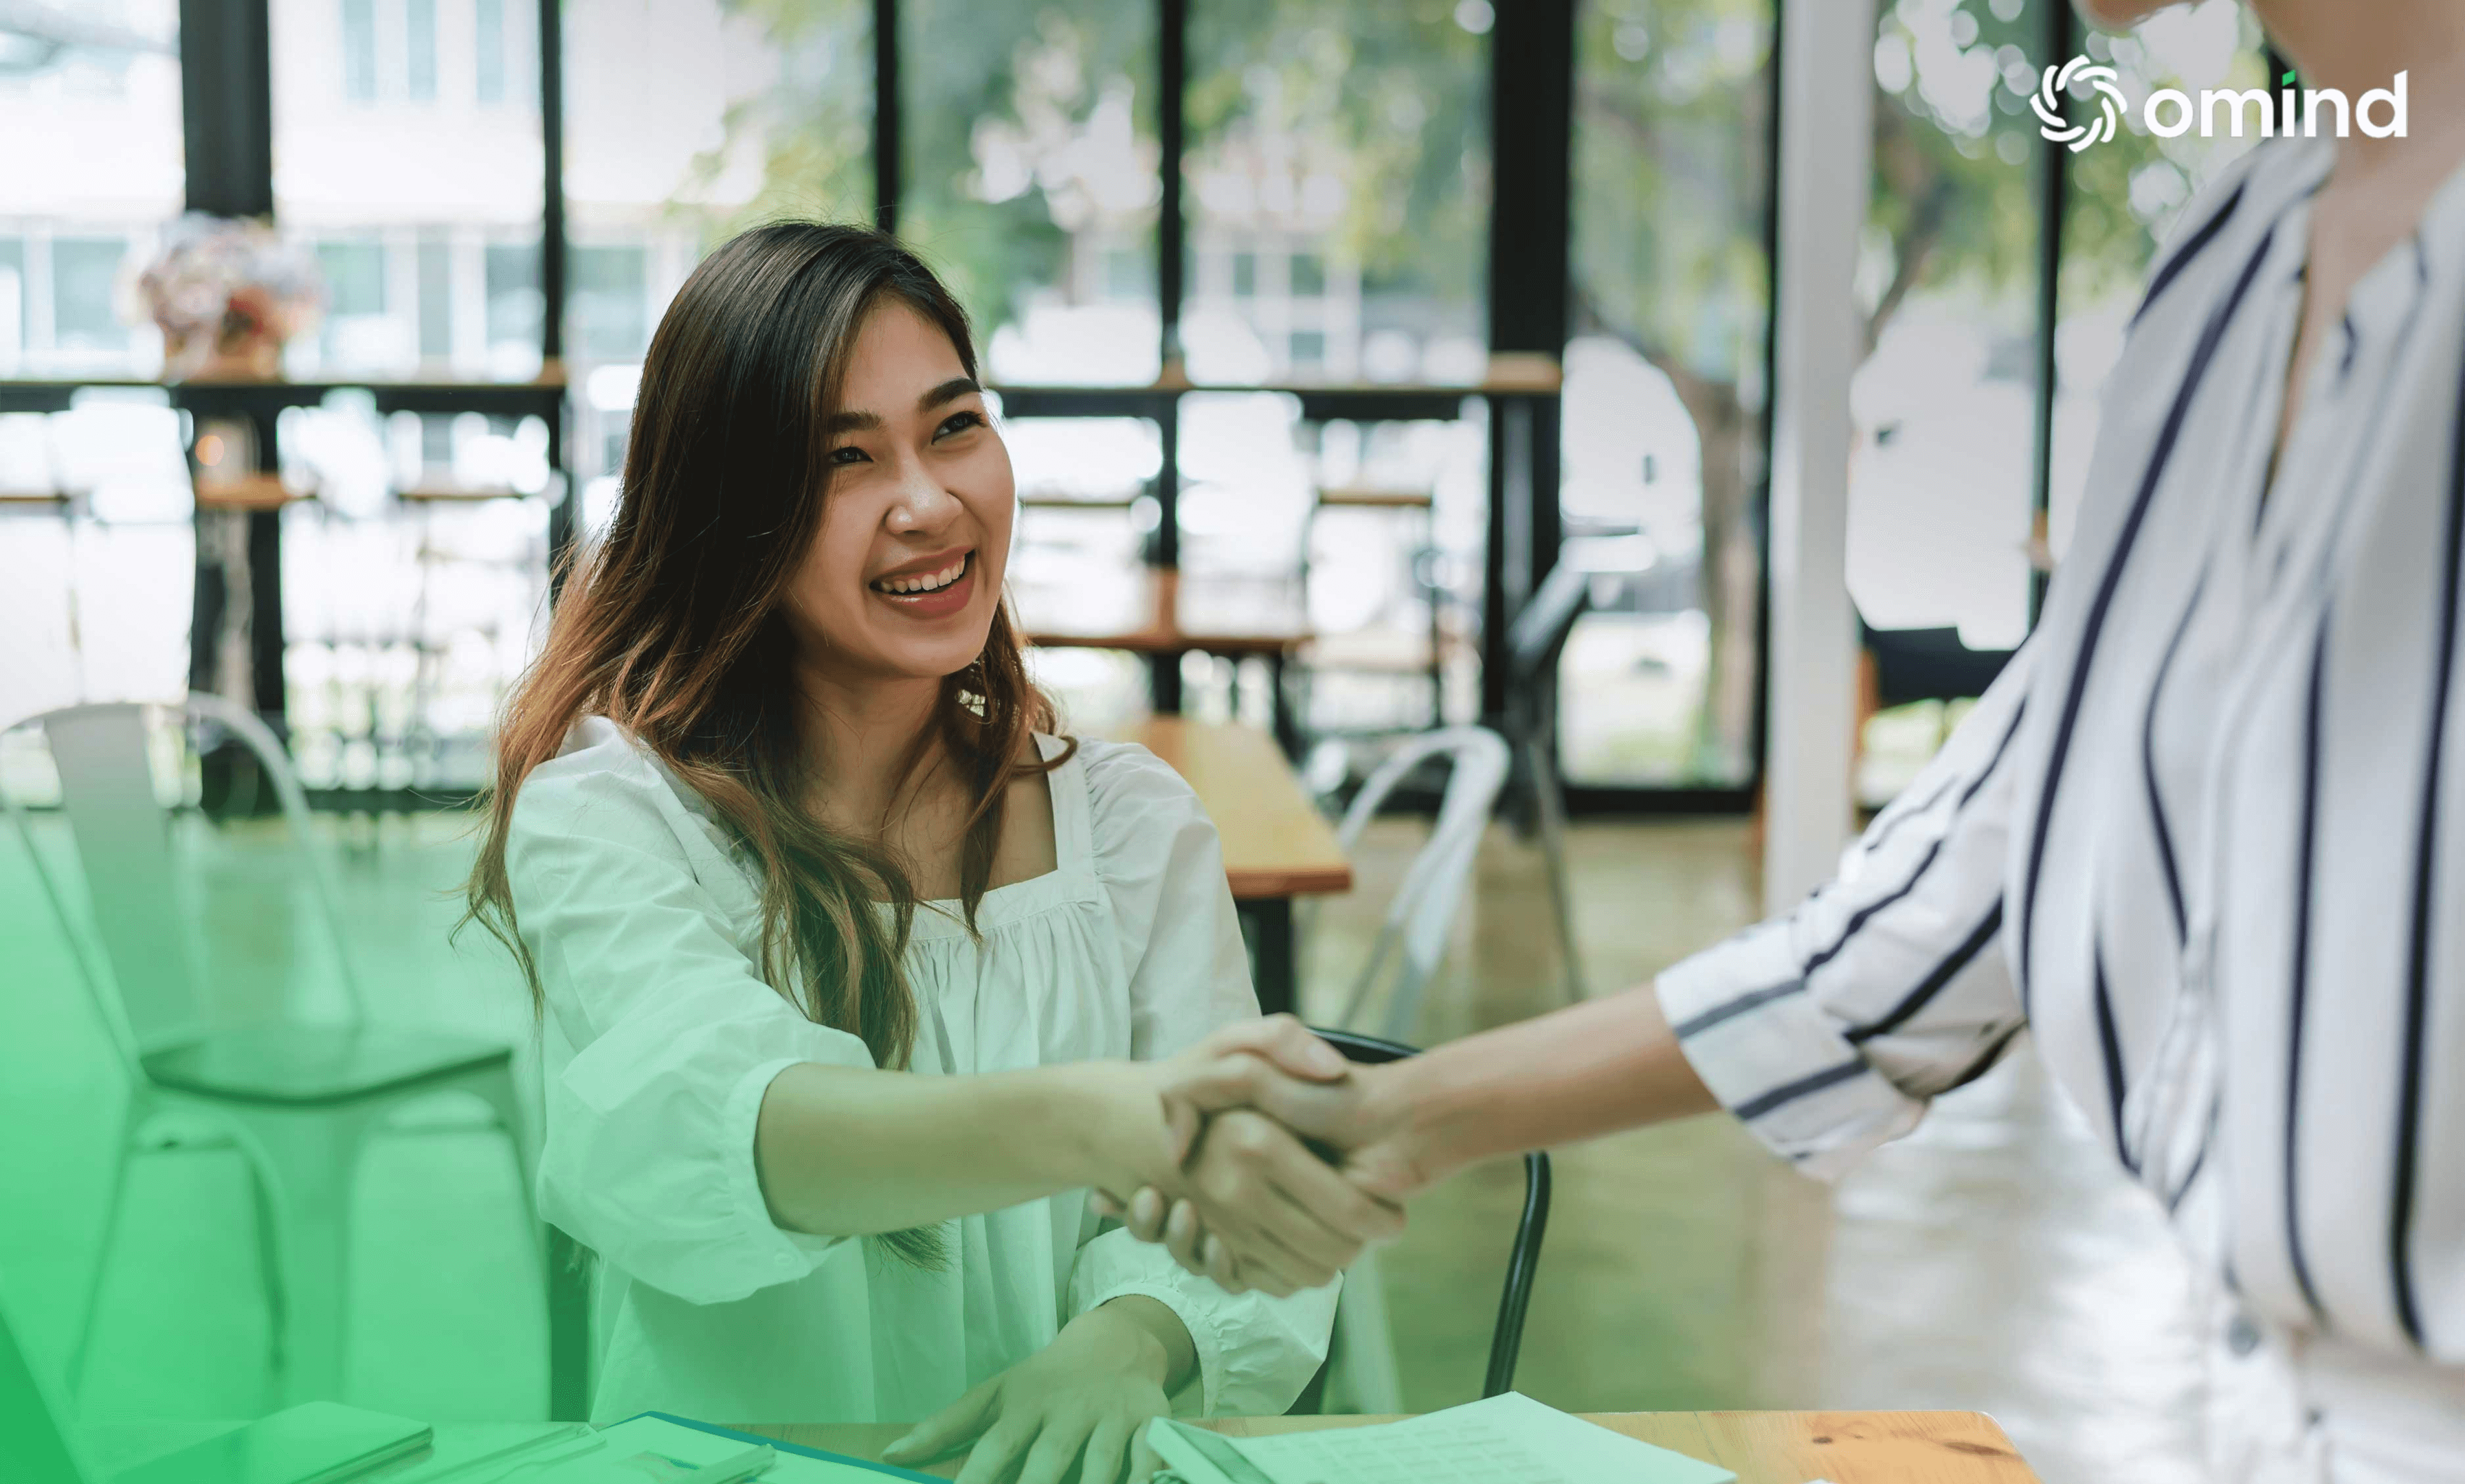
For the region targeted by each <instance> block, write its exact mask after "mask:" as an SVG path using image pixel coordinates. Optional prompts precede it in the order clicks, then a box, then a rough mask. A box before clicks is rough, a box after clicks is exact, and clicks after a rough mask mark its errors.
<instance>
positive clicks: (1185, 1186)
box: [1095, 1015, 1428, 1297]
mask: <svg viewBox="0 0 2465 1484" xmlns="http://www.w3.org/2000/svg"><path fill="white" fill-rule="evenodd" d="M1143 1065H1144V1069H1146V1070H1147V1072H1148V1074H1149V1075H1151V1076H1152V1077H1153V1079H1154V1084H1155V1094H1156V1096H1158V1097H1159V1098H1160V1099H1161V1100H1162V1103H1163V1113H1164V1120H1165V1139H1164V1142H1163V1143H1162V1145H1161V1146H1159V1147H1157V1148H1155V1149H1154V1150H1153V1152H1152V1156H1151V1157H1150V1158H1149V1159H1145V1160H1141V1161H1138V1162H1137V1166H1136V1167H1135V1168H1134V1169H1133V1170H1132V1171H1131V1172H1130V1173H1125V1174H1124V1175H1123V1176H1122V1177H1121V1178H1119V1179H1117V1180H1116V1181H1115V1182H1114V1184H1115V1185H1121V1186H1127V1187H1128V1188H1099V1190H1098V1191H1097V1192H1096V1196H1095V1204H1096V1207H1097V1209H1098V1210H1099V1212H1101V1213H1102V1214H1105V1215H1108V1216H1116V1217H1119V1218H1120V1219H1121V1223H1122V1225H1123V1226H1125V1227H1127V1228H1128V1229H1129V1230H1130V1231H1131V1233H1132V1234H1133V1235H1135V1236H1137V1237H1138V1238H1140V1239H1141V1240H1143V1241H1148V1242H1161V1243H1162V1244H1164V1246H1165V1248H1166V1251H1170V1252H1171V1253H1172V1255H1173V1258H1174V1260H1175V1261H1177V1262H1179V1263H1180V1264H1181V1266H1182V1267H1183V1268H1185V1269H1187V1270H1188V1271H1189V1272H1190V1273H1193V1274H1199V1275H1201V1276H1205V1277H1210V1278H1212V1279H1214V1280H1215V1281H1216V1282H1217V1283H1219V1284H1221V1285H1222V1286H1223V1287H1224V1288H1225V1289H1226V1290H1227V1291H1229V1292H1232V1293H1236V1294H1237V1293H1241V1292H1244V1291H1246V1290H1249V1289H1256V1290H1259V1291H1261V1292H1263V1293H1267V1294H1271V1295H1275V1296H1278V1297H1280V1296H1285V1295H1289V1294H1293V1293H1296V1292H1299V1290H1301V1289H1305V1288H1317V1287H1319V1286H1321V1285H1322V1284H1325V1283H1328V1282H1331V1281H1332V1280H1333V1279H1334V1277H1335V1275H1336V1274H1338V1273H1339V1272H1341V1271H1342V1270H1344V1268H1346V1267H1349V1266H1350V1265H1351V1264H1352V1262H1353V1260H1354V1259H1355V1258H1357V1257H1359V1256H1360V1255H1361V1252H1362V1250H1363V1248H1364V1247H1366V1246H1367V1245H1368V1244H1370V1243H1372V1242H1383V1241H1388V1240H1391V1239H1392V1238H1394V1237H1395V1236H1397V1235H1399V1234H1400V1233H1401V1232H1402V1231H1403V1229H1404V1210H1403V1203H1404V1200H1405V1198H1406V1197H1408V1196H1410V1195H1411V1194H1412V1193H1413V1192H1415V1191H1416V1190H1418V1189H1419V1188H1420V1187H1421V1186H1422V1185H1426V1184H1427V1183H1428V1176H1427V1173H1426V1172H1425V1168H1424V1166H1425V1163H1426V1162H1425V1160H1424V1159H1423V1158H1422V1157H1421V1156H1420V1154H1419V1152H1418V1151H1416V1149H1415V1148H1414V1144H1413V1140H1412V1137H1411V1136H1412V1128H1411V1124H1410V1119H1408V1118H1407V1117H1406V1113H1407V1111H1408V1109H1407V1103H1406V1100H1405V1098H1404V1097H1403V1096H1402V1091H1403V1090H1402V1088H1401V1086H1400V1085H1399V1080H1400V1079H1399V1068H1398V1067H1395V1066H1382V1067H1370V1066H1358V1065H1354V1064H1353V1063H1350V1062H1348V1061H1346V1060H1345V1059H1344V1056H1343V1054H1342V1053H1341V1052H1338V1051H1336V1050H1335V1049H1334V1048H1333V1047H1331V1046H1329V1045H1327V1043H1325V1042H1324V1041H1322V1040H1320V1039H1319V1038H1318V1037H1317V1036H1316V1035H1314V1034H1312V1033H1311V1031H1310V1030H1309V1029H1308V1028H1307V1027H1305V1026H1303V1025H1302V1024H1301V1023H1300V1022H1299V1020H1296V1019H1294V1018H1293V1017H1292V1016H1290V1015H1275V1016H1270V1017H1267V1018H1265V1019H1261V1020H1255V1021H1248V1022H1244V1023H1241V1024H1239V1025H1234V1026H1228V1027H1226V1028H1225V1029H1223V1030H1219V1031H1217V1032H1215V1033H1214V1034H1213V1035H1210V1036H1209V1037H1208V1038H1207V1039H1206V1040H1204V1041H1202V1042H1200V1043H1198V1044H1197V1045H1196V1046H1193V1047H1191V1048H1190V1049H1189V1050H1188V1051H1186V1052H1181V1053H1180V1054H1178V1055H1176V1056H1172V1057H1168V1058H1166V1059H1164V1060H1161V1061H1157V1062H1150V1063H1145V1064H1143ZM1131 1174H1135V1175H1136V1177H1137V1178H1138V1183H1137V1184H1136V1185H1134V1186H1133V1185H1132V1184H1131Z"/></svg>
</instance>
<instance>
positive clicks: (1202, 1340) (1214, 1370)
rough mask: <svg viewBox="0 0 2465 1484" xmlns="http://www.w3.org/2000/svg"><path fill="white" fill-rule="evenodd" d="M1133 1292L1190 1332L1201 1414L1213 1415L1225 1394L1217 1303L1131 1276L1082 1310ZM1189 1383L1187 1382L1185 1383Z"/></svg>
mask: <svg viewBox="0 0 2465 1484" xmlns="http://www.w3.org/2000/svg"><path fill="white" fill-rule="evenodd" d="M1129 1294H1142V1295H1144V1296H1147V1297H1149V1298H1152V1299H1154V1300H1155V1301H1156V1302H1158V1303H1160V1304H1162V1305H1164V1306H1165V1307H1166V1308H1167V1309H1170V1310H1171V1311H1172V1313H1173V1317H1174V1318H1177V1319H1179V1320H1181V1327H1182V1328H1184V1329H1186V1330H1188V1331H1189V1347H1190V1349H1191V1350H1192V1351H1193V1352H1194V1353H1195V1354H1196V1355H1197V1357H1198V1415H1199V1416H1201V1417H1212V1416H1214V1415H1215V1409H1216V1406H1217V1404H1218V1403H1219V1402H1220V1401H1221V1400H1222V1398H1223V1395H1224V1379H1225V1376H1224V1373H1225V1362H1224V1354H1225V1350H1226V1348H1227V1345H1226V1342H1225V1335H1224V1316H1223V1314H1222V1312H1221V1311H1220V1310H1219V1309H1218V1308H1217V1307H1216V1306H1214V1305H1211V1304H1204V1303H1193V1302H1191V1301H1190V1296H1189V1295H1188V1294H1186V1293H1183V1292H1182V1291H1180V1290H1179V1289H1176V1288H1174V1287H1173V1286H1172V1285H1171V1284H1169V1283H1158V1282H1154V1281H1152V1280H1147V1279H1139V1278H1130V1279H1124V1280H1123V1281H1121V1282H1118V1283H1115V1284H1113V1285H1112V1286H1111V1287H1109V1288H1103V1289H1099V1290H1098V1291H1097V1292H1096V1294H1095V1296H1093V1297H1092V1298H1090V1299H1089V1300H1088V1301H1087V1303H1086V1305H1085V1306H1084V1307H1082V1308H1081V1309H1080V1310H1079V1311H1078V1312H1079V1313H1081V1314H1093V1313H1095V1312H1096V1311H1097V1310H1098V1309H1100V1308H1102V1307H1103V1306H1104V1305H1105V1304H1108V1303H1110V1302H1112V1301H1113V1300H1114V1299H1116V1298H1120V1297H1122V1296H1125V1295H1129ZM1184 1384H1185V1385H1186V1384H1187V1383H1184Z"/></svg>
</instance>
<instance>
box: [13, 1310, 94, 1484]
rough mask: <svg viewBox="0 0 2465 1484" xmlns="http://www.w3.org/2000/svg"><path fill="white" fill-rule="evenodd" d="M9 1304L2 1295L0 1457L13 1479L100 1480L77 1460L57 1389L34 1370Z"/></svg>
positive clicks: (48, 1482) (47, 1482)
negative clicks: (6, 1464) (6, 1463)
mask: <svg viewBox="0 0 2465 1484" xmlns="http://www.w3.org/2000/svg"><path fill="white" fill-rule="evenodd" d="M7 1299H8V1296H7V1295H5V1294H0V1456H5V1457H6V1458H7V1460H8V1466H9V1477H11V1478H12V1479H28V1480H41V1481H42V1484H83V1481H86V1480H99V1479H100V1478H101V1475H100V1474H99V1473H95V1472H94V1471H93V1470H92V1469H90V1468H88V1467H87V1466H86V1462H85V1460H84V1459H83V1458H82V1457H81V1456H79V1452H78V1443H77V1439H76V1438H75V1437H73V1436H72V1435H71V1434H70V1431H69V1422H68V1416H69V1414H68V1408H67V1406H65V1405H63V1403H62V1401H61V1397H60V1392H59V1390H58V1388H57V1387H56V1386H55V1385H54V1384H52V1381H51V1378H49V1377H47V1376H45V1375H44V1374H43V1373H42V1372H41V1371H39V1370H37V1369H36V1368H35V1366H34V1357H33V1353H32V1352H31V1351H30V1350H29V1349H28V1348H27V1345H26V1342H25V1339H24V1332H23V1331H22V1330H12V1329H11V1326H10V1323H9V1306H8V1302H7Z"/></svg>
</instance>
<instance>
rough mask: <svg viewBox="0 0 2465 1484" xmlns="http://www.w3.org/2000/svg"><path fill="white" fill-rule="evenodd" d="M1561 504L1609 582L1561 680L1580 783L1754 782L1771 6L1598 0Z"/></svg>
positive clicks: (1578, 160)
mask: <svg viewBox="0 0 2465 1484" xmlns="http://www.w3.org/2000/svg"><path fill="white" fill-rule="evenodd" d="M1576 27H1577V29H1576V38H1575V120H1574V130H1575V138H1574V192H1573V194H1574V201H1573V224H1572V225H1573V233H1574V239H1573V243H1572V254H1573V278H1574V282H1573V295H1574V316H1575V323H1574V325H1573V326H1572V327H1571V329H1572V338H1571V339H1570V340H1569V342H1568V343H1567V346H1566V390H1565V399H1564V411H1565V438H1564V444H1563V450H1564V453H1563V457H1564V461H1565V462H1564V472H1565V484H1564V489H1563V493H1562V499H1561V509H1562V513H1563V516H1564V520H1565V530H1566V538H1567V549H1566V560H1569V561H1574V562H1578V563H1581V564H1583V565H1585V566H1587V567H1588V568H1590V569H1592V570H1594V571H1596V572H1597V573H1599V574H1600V575H1599V576H1598V577H1597V578H1596V579H1595V581H1594V584H1593V593H1592V598H1593V606H1592V610H1591V611H1590V612H1589V613H1588V614H1586V615H1585V617H1584V618H1583V619H1581V620H1580V621H1579V622H1578V624H1577V626H1576V628H1575V631H1574V633H1573V635H1572V637H1571V639H1570V640H1569V642H1568V643H1567V646H1566V655H1565V659H1564V661H1563V664H1562V668H1561V671H1560V678H1561V685H1560V689H1559V695H1560V703H1559V745H1560V749H1561V752H1562V754H1563V756H1564V762H1565V766H1566V774H1567V776H1568V778H1569V779H1570V780H1572V781H1575V782H1579V783H1597V784H1626V785H1634V784H1644V785H1664V786H1706V785H1709V786H1734V785H1739V784H1743V783H1744V782H1746V781H1747V779H1748V778H1749V777H1750V776H1751V773H1752V769H1753V759H1754V738H1753V728H1754V719H1755V693H1756V690H1757V688H1758V686H1759V684H1760V677H1759V675H1758V673H1757V668H1756V664H1755V651H1756V623H1755V615H1756V611H1757V607H1758V604H1759V601H1760V597H1761V587H1762V581H1763V570H1762V559H1761V554H1760V546H1759V542H1758V536H1757V529H1756V527H1757V521H1759V519H1760V515H1759V510H1758V507H1757V497H1758V494H1759V491H1760V488H1761V485H1762V480H1763V466H1764V426H1765V386H1764V344H1765V324H1766V321H1767V320H1768V318H1769V313H1770V302H1771V287H1770V278H1771V268H1770V263H1769V261H1768V255H1767V254H1766V252H1765V219H1766V215H1767V213H1768V212H1769V210H1770V209H1771V204H1770V194H1771V181H1770V147H1771V127H1772V120H1771V108H1770V100H1771V78H1770V76H1769V69H1770V67H1771V65H1772V60H1773V54H1772V9H1771V7H1770V5H1768V4H1765V3H1761V0H1585V3H1584V4H1583V5H1581V6H1580V7H1579V9H1578V11H1577V19H1576Z"/></svg>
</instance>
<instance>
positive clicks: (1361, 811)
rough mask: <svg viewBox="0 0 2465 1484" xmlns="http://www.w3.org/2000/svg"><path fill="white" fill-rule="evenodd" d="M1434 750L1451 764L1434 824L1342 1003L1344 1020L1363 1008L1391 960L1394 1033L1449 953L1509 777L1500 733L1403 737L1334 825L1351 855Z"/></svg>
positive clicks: (1475, 730) (1447, 730)
mask: <svg viewBox="0 0 2465 1484" xmlns="http://www.w3.org/2000/svg"><path fill="white" fill-rule="evenodd" d="M1439 756H1444V757H1446V758H1448V759H1449V760H1450V762H1451V763H1452V764H1453V770H1452V771H1451V772H1450V773H1449V775H1448V777H1447V790H1446V794H1445V796H1444V797H1443V798H1441V799H1440V801H1439V803H1438V818H1437V823H1436V824H1435V825H1434V826H1433V827H1432V829H1431V831H1430V838H1429V841H1428V843H1427V844H1425V845H1423V846H1422V847H1421V853H1420V854H1418V855H1416V856H1414V857H1413V859H1412V864H1411V866H1410V868H1409V869H1408V870H1406V872H1405V873H1404V880H1403V882H1402V884H1401V885H1399V886H1397V887H1396V889H1395V897H1394V899H1393V900H1392V901H1390V902H1388V906H1387V916H1386V919H1385V920H1384V921H1383V922H1382V923H1381V924H1380V925H1379V929H1378V938H1377V941H1375V942H1374V943H1373V944H1372V945H1371V947H1370V950H1369V958H1368V961H1367V962H1366V963H1364V964H1363V965H1362V968H1361V973H1360V975H1359V976H1358V977H1357V978H1356V979H1355V980H1354V981H1353V986H1352V994H1351V997H1350V999H1349V1000H1348V1002H1347V1003H1346V1004H1345V1006H1344V1017H1343V1019H1344V1023H1345V1024H1346V1025H1349V1024H1350V1023H1351V1022H1352V1018H1353V1017H1354V1016H1355V1015H1357V1014H1359V1013H1360V1011H1361V1007H1362V1006H1363V1005H1364V1004H1366V1002H1367V1000H1368V998H1369V994H1370V991H1371V990H1372V989H1374V988H1375V987H1376V986H1377V985H1378V982H1379V980H1380V979H1381V978H1382V977H1385V976H1387V975H1388V972H1389V970H1388V965H1389V964H1390V963H1393V964H1395V965H1396V967H1395V968H1394V969H1393V971H1392V972H1393V978H1394V986H1393V992H1392V993H1391V994H1390V996H1389V998H1388V1016H1387V1030H1388V1033H1389V1034H1390V1035H1391V1034H1398V1033H1401V1032H1403V1031H1405V1030H1409V1029H1410V1027H1409V1026H1408V1025H1407V1024H1406V1017H1408V1016H1409V1015H1410V1013H1411V1012H1412V1010H1413V1008H1415V1007H1416V1006H1417V1005H1418V1003H1419V999H1420V992H1421V986H1423V985H1425V984H1427V983H1428V982H1429V979H1430V976H1431V975H1432V973H1434V972H1436V970H1437V966H1438V960H1439V959H1440V958H1442V957H1444V955H1445V953H1446V947H1447V935H1448V933H1449V932H1450V931H1451V930H1452V929H1453V927H1454V925H1455V911H1456V909H1457V908H1458V907H1459V906H1460V905H1461V904H1462V901H1463V893H1464V884H1465V882H1467V881H1468V880H1470V879H1471V877H1472V865H1473V857H1474V856H1475V854H1476V853H1477V852H1478V851H1479V849H1480V836H1481V831H1482V829H1483V828H1484V827H1485V826H1486V825H1487V824H1488V823H1489V816H1490V811H1491V809H1492V808H1494V807H1495V806H1496V805H1497V802H1498V792H1499V788H1501V787H1503V786H1505V783H1506V772H1507V762H1508V753H1507V748H1506V742H1505V739H1503V738H1501V737H1499V735H1498V734H1497V733H1496V732H1493V731H1491V730H1489V729H1488V728H1486V727H1479V726H1450V727H1442V728H1440V729H1439V730H1437V731H1434V732H1424V733H1422V734H1421V735H1420V736H1418V737H1412V738H1409V739H1407V740H1406V741H1405V742H1404V743H1403V745H1402V746H1400V747H1398V748H1396V750H1395V751H1394V752H1393V753H1391V754H1389V755H1388V758H1387V760H1386V761H1385V762H1383V763H1381V764H1379V765H1378V768H1377V770H1376V771H1375V772H1373V773H1371V774H1370V775H1369V777H1368V778H1367V779H1366V781H1365V782H1364V783H1363V784H1362V786H1361V791H1360V792H1359V793H1357V794H1355V795H1353V799H1352V807H1351V808H1348V809H1346V810H1345V811H1344V820H1343V822H1342V824H1340V825H1339V826H1338V827H1337V828H1336V838H1337V839H1338V840H1339V841H1340V842H1341V843H1342V844H1343V846H1344V851H1345V853H1347V854H1349V853H1351V851H1352V848H1353V847H1354V845H1355V844H1357V843H1358V842H1359V841H1360V838H1361V833H1362V831H1364V830H1365V829H1366V828H1367V827H1368V824H1369V821H1370V819H1371V817H1372V816H1374V815H1376V814H1377V812H1378V809H1379V807H1380V806H1381V805H1383V804H1385V803H1386V802H1387V797H1388V794H1391V793H1393V792H1394V791H1395V788H1396V786H1398V785H1399V784H1401V783H1403V781H1404V780H1405V779H1406V778H1407V777H1409V776H1410V774H1411V772H1412V770H1413V769H1415V768H1417V767H1419V766H1420V765H1421V764H1423V763H1424V762H1426V761H1428V760H1429V759H1431V758H1433V757H1439Z"/></svg>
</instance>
